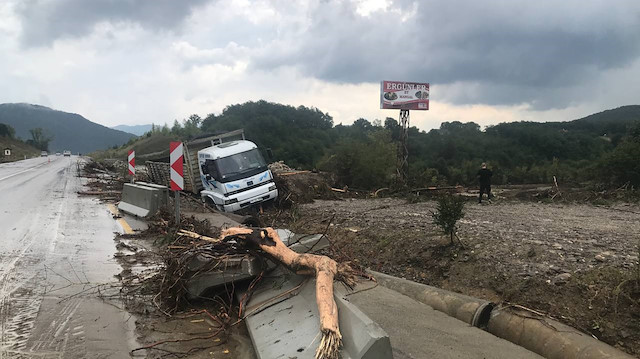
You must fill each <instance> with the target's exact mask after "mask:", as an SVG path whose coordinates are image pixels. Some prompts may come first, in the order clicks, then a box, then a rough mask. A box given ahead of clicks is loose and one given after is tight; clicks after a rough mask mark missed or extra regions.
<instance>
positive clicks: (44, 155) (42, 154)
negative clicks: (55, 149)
mask: <svg viewBox="0 0 640 359" xmlns="http://www.w3.org/2000/svg"><path fill="white" fill-rule="evenodd" d="M47 156H49V154H48V153H47V151H42V152H40V157H47Z"/></svg>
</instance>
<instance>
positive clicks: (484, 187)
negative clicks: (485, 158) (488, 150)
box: [477, 162, 493, 203]
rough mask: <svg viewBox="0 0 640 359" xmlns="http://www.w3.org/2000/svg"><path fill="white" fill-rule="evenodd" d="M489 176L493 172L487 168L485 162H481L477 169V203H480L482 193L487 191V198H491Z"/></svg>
mask: <svg viewBox="0 0 640 359" xmlns="http://www.w3.org/2000/svg"><path fill="white" fill-rule="evenodd" d="M491 176H493V172H491V170H490V169H488V168H487V164H486V163H484V162H483V163H482V167H481V168H480V170H478V174H477V177H478V181H479V182H480V196H479V197H478V203H482V194H483V193H485V192H486V193H487V198H488V199H491Z"/></svg>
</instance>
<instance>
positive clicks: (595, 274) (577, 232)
mask: <svg viewBox="0 0 640 359" xmlns="http://www.w3.org/2000/svg"><path fill="white" fill-rule="evenodd" d="M435 206H436V204H435V202H434V201H427V202H421V203H408V202H407V201H405V200H402V199H392V198H384V199H346V200H339V201H319V200H318V201H315V202H314V203H309V204H304V205H300V206H296V207H294V208H292V209H291V210H290V211H288V212H287V213H286V214H282V213H275V211H271V212H269V213H266V214H265V216H264V218H263V220H264V221H267V222H270V221H273V220H275V221H276V225H280V226H283V227H285V228H290V229H291V230H292V231H294V232H298V233H313V232H314V231H315V232H317V231H323V230H324V229H325V228H327V226H328V228H329V235H330V238H331V240H332V242H333V244H334V248H333V251H334V253H337V254H338V255H340V256H343V257H344V259H350V260H352V261H354V262H356V263H360V264H361V265H363V266H366V267H370V268H372V269H374V270H378V271H381V272H384V273H387V274H391V275H395V276H400V277H405V278H407V279H411V280H415V281H418V282H422V283H426V284H430V285H435V286H438V287H441V288H445V289H449V290H453V291H457V292H461V293H464V294H468V295H472V296H476V297H481V298H485V299H489V300H492V301H496V302H500V301H510V302H515V303H517V304H520V305H525V306H528V307H531V308H532V309H535V310H538V311H541V312H545V313H548V315H550V316H552V317H555V318H556V319H559V320H561V321H563V322H565V323H567V324H569V325H572V326H574V327H576V328H578V329H580V330H582V331H584V332H586V333H588V334H591V335H594V336H596V337H598V338H600V339H601V340H604V341H605V342H607V343H609V344H611V345H614V346H617V347H619V348H620V349H622V350H625V351H627V352H629V353H631V354H634V355H639V354H640V324H639V323H640V272H639V271H638V250H639V249H638V246H639V243H638V240H639V238H640V206H638V205H637V204H624V203H619V204H616V205H612V206H606V207H605V206H594V205H591V204H557V203H538V202H531V201H518V200H503V201H497V202H496V201H494V203H492V204H482V205H481V204H477V202H476V201H475V200H474V199H471V200H470V201H469V202H468V203H467V205H466V206H465V212H466V215H465V217H464V218H463V219H462V220H461V221H460V223H459V230H458V235H459V236H460V238H461V239H462V241H463V243H464V244H465V247H460V246H459V245H457V244H456V245H450V242H449V239H448V237H445V236H443V235H442V234H441V233H440V232H439V230H438V229H437V228H436V227H435V226H434V225H433V224H432V220H431V219H432V217H431V213H432V211H435ZM331 218H333V220H332V221H331ZM330 221H331V223H329V222H330Z"/></svg>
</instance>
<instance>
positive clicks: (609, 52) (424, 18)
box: [253, 0, 640, 108]
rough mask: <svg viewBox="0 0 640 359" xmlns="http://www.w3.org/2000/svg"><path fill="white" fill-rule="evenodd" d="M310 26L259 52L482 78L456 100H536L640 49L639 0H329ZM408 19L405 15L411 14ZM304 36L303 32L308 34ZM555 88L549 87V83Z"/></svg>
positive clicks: (334, 73)
mask: <svg viewBox="0 0 640 359" xmlns="http://www.w3.org/2000/svg"><path fill="white" fill-rule="evenodd" d="M310 13H313V16H310V17H309V21H310V24H309V27H308V28H307V31H306V33H304V34H302V35H300V34H296V35H297V38H287V39H285V38H280V39H278V42H276V43H275V46H276V50H275V51H273V49H269V51H266V52H265V53H263V54H261V55H260V56H259V57H257V58H256V59H255V62H254V63H253V65H254V66H255V67H257V68H260V69H269V68H274V67H278V66H293V67H297V68H299V69H301V71H302V72H303V73H305V74H306V75H310V76H314V77H317V78H320V79H323V80H328V81H332V82H347V83H360V82H375V81H379V80H382V79H404V80H414V81H420V80H423V81H430V82H431V83H433V84H436V85H437V84H455V83H466V84H479V87H478V88H476V91H477V92H476V94H475V95H474V96H473V98H470V97H469V96H466V95H462V96H458V95H456V93H457V92H452V93H450V94H446V95H450V96H451V97H450V98H449V99H448V100H450V101H452V102H455V103H469V102H468V101H470V100H471V101H475V103H487V104H514V103H516V104H517V103H524V102H527V103H530V104H533V105H534V107H536V108H551V107H557V106H562V103H563V101H564V99H558V98H554V99H553V100H552V99H551V98H549V97H548V96H550V94H553V95H554V96H555V95H557V93H558V92H559V91H554V90H556V89H561V88H565V87H571V86H576V85H580V84H582V83H586V81H588V79H589V78H591V77H594V76H596V75H597V74H598V73H601V72H602V71H606V70H609V69H615V68H620V67H624V66H627V65H629V64H631V63H632V62H633V61H634V60H635V59H637V58H638V57H639V56H640V3H638V2H637V1H633V0H629V1H618V2H614V3H612V2H609V1H591V2H583V1H566V2H562V3H559V2H555V1H539V2H504V1H482V2H478V1H475V0H458V1H446V2H445V1H439V0H432V1H419V2H413V1H395V2H394V4H393V5H392V6H391V8H389V9H387V11H386V12H374V13H372V14H371V15H370V16H368V17H363V16H360V15H358V14H357V13H356V8H355V5H354V4H352V3H349V2H336V1H321V2H319V3H318V4H316V7H315V8H313V9H310ZM403 20H404V21H403ZM300 36H301V37H300ZM543 88H544V89H545V91H542V89H543Z"/></svg>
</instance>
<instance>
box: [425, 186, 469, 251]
mask: <svg viewBox="0 0 640 359" xmlns="http://www.w3.org/2000/svg"><path fill="white" fill-rule="evenodd" d="M432 216H433V223H434V224H435V225H437V226H438V227H440V228H441V229H442V231H443V232H444V234H447V235H449V236H450V238H451V244H453V237H454V236H455V235H456V224H457V223H458V220H460V219H461V218H462V217H464V198H462V197H458V196H453V195H450V194H448V195H445V196H442V197H440V198H438V204H437V206H436V212H435V213H433V214H432Z"/></svg>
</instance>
